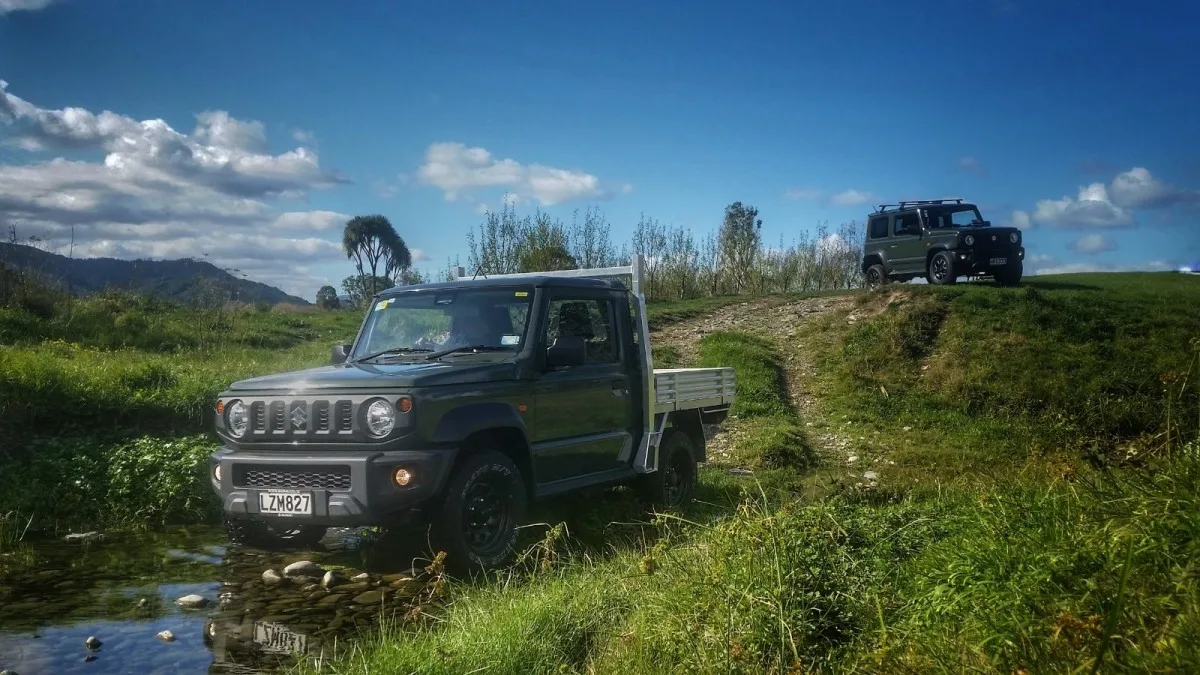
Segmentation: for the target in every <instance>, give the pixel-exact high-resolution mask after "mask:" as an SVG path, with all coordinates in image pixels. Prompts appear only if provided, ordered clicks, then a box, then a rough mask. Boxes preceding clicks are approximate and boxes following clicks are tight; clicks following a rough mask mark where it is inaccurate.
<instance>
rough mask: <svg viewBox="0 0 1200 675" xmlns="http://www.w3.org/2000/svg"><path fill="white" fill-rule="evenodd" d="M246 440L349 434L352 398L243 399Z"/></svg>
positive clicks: (350, 431) (352, 410) (352, 419)
mask: <svg viewBox="0 0 1200 675" xmlns="http://www.w3.org/2000/svg"><path fill="white" fill-rule="evenodd" d="M247 404H248V405H249V406H250V433H249V434H248V435H247V436H248V438H247V440H275V439H294V438H320V437H328V436H349V435H351V434H353V433H354V410H355V404H354V401H352V400H349V399H342V400H334V401H330V400H326V399H270V400H257V401H254V400H251V401H247Z"/></svg>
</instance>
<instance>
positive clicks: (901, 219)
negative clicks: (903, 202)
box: [892, 211, 921, 236]
mask: <svg viewBox="0 0 1200 675" xmlns="http://www.w3.org/2000/svg"><path fill="white" fill-rule="evenodd" d="M893 222H894V223H895V225H893V226H892V234H894V235H896V236H902V235H906V234H910V232H909V229H912V230H917V229H918V228H920V227H921V221H920V220H919V219H918V218H917V213H916V212H915V211H910V212H908V213H897V214H896V219H895V221H893Z"/></svg>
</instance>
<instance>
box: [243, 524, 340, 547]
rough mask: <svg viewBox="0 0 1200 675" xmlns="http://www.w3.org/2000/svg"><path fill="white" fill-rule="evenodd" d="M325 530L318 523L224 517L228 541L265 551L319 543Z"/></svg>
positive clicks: (311, 545) (323, 536)
mask: <svg viewBox="0 0 1200 675" xmlns="http://www.w3.org/2000/svg"><path fill="white" fill-rule="evenodd" d="M327 530H328V528H325V527H322V526H320V525H292V526H286V525H285V526H276V525H273V524H271V523H266V522H263V521H261V520H250V519H246V518H226V519H225V531H226V532H227V533H228V535H229V541H230V542H232V543H234V544H238V545H239V546H251V547H253V548H261V549H263V550H266V551H280V550H286V549H307V548H312V547H313V546H316V545H317V544H319V543H321V540H322V539H324V538H325V532H326V531H327Z"/></svg>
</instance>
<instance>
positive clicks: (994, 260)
mask: <svg viewBox="0 0 1200 675" xmlns="http://www.w3.org/2000/svg"><path fill="white" fill-rule="evenodd" d="M992 264H993V265H1007V264H1008V258H992Z"/></svg>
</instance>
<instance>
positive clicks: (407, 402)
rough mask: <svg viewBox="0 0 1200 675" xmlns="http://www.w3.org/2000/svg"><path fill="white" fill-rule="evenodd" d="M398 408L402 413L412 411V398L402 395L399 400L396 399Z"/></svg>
mask: <svg viewBox="0 0 1200 675" xmlns="http://www.w3.org/2000/svg"><path fill="white" fill-rule="evenodd" d="M396 408H397V409H398V410H399V411H400V412H402V413H406V412H411V411H412V399H411V398H409V397H407V396H404V397H401V398H400V400H399V401H396Z"/></svg>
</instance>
